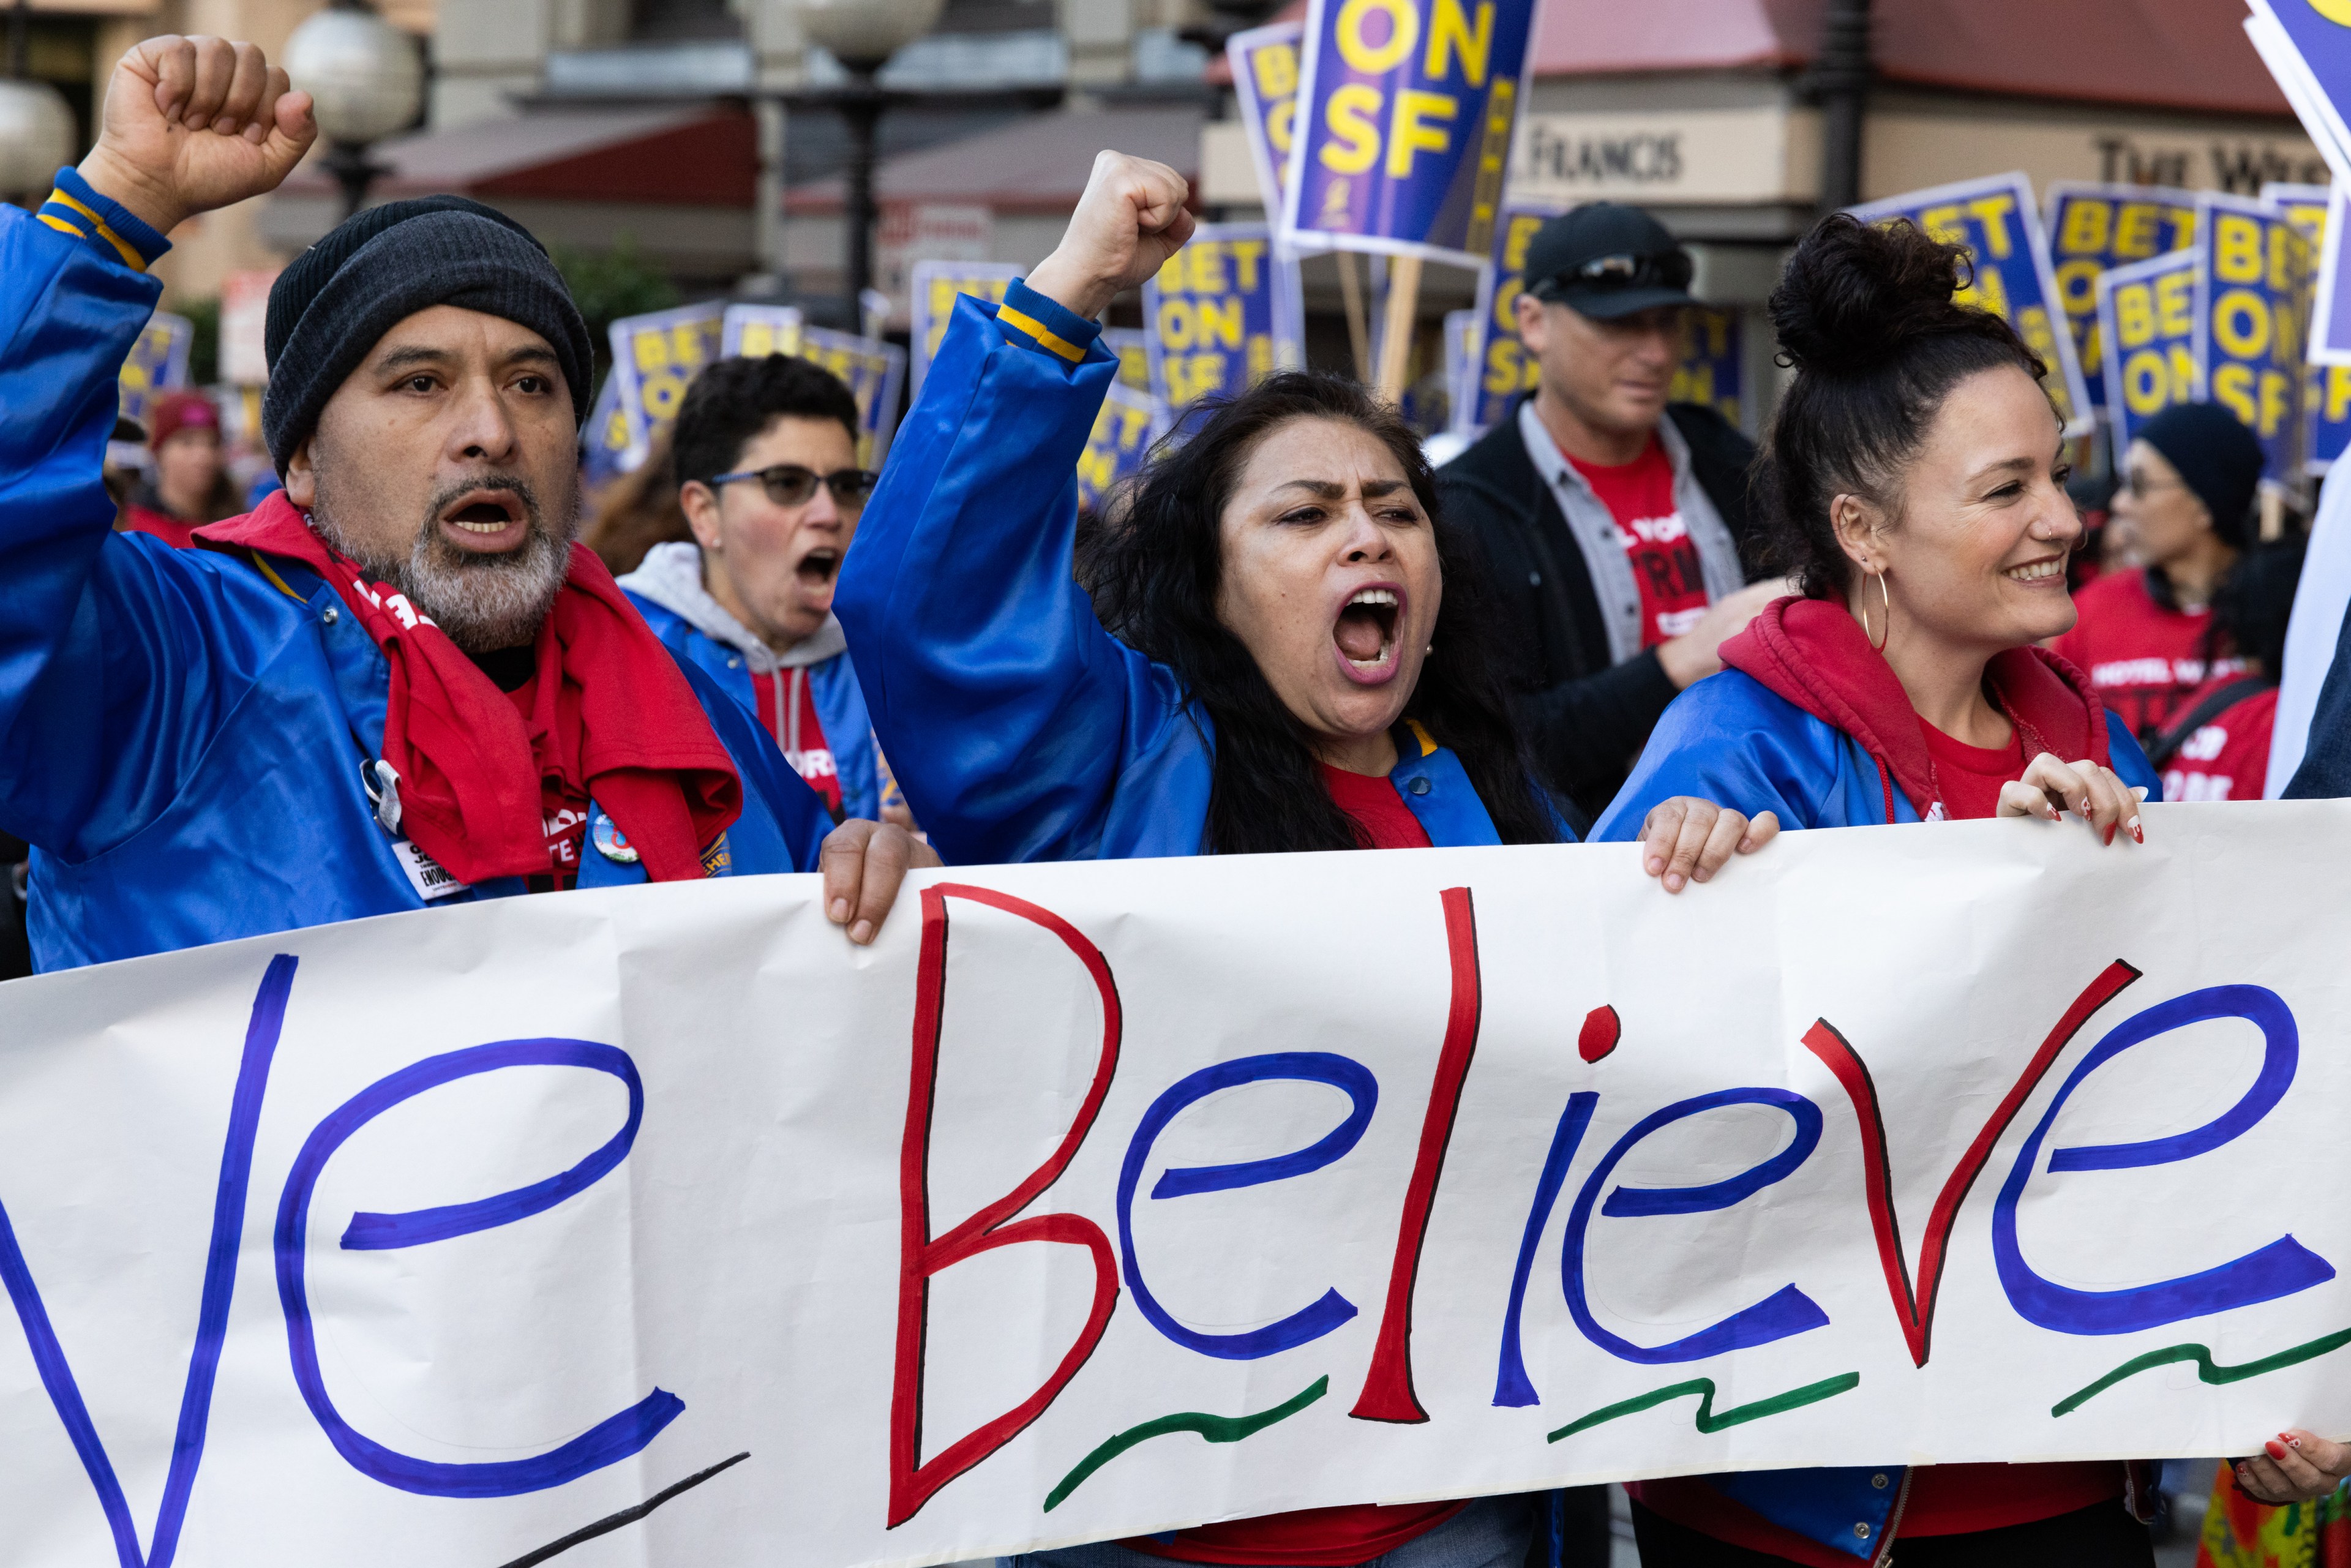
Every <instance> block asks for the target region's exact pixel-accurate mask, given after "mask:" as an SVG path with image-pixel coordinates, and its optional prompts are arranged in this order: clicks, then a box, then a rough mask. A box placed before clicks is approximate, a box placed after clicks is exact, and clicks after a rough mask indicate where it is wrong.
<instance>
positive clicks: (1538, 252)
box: [1437, 202, 1783, 815]
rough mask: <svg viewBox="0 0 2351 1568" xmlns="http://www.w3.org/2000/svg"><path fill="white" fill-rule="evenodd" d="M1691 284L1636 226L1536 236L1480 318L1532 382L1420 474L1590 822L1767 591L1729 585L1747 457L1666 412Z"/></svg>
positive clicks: (1696, 413)
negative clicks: (1499, 608) (1506, 622)
mask: <svg viewBox="0 0 2351 1568" xmlns="http://www.w3.org/2000/svg"><path fill="white" fill-rule="evenodd" d="M1695 271H1696V268H1695V267H1694V265H1693V263H1692V261H1691V258H1690V254H1689V252H1687V250H1684V249H1683V248H1682V247H1681V246H1680V244H1679V243H1678V242H1677V241H1676V240H1675V238H1674V236H1673V235H1672V234H1671V233H1670V232H1668V231H1667V228H1666V226H1665V225H1663V224H1660V223H1659V222H1657V220H1656V218H1654V217H1651V216H1650V215H1649V214H1647V213H1645V212H1643V211H1641V210H1640V209H1639V208H1638V207H1628V206H1622V205H1619V204H1616V203H1614V202H1593V203H1590V204H1586V205H1583V206H1581V207H1577V208H1575V209H1574V210H1573V211H1572V212H1569V213H1567V214H1565V215H1563V216H1561V217H1557V218H1553V219H1552V220H1551V221H1550V222H1549V223H1547V224H1545V225H1542V227H1541V228H1540V229H1538V230H1536V231H1535V233H1534V235H1533V236H1532V237H1531V239H1529V241H1528V242H1527V248H1526V261H1525V266H1524V268H1523V271H1522V273H1521V276H1522V277H1523V278H1524V283H1523V285H1522V287H1521V289H1520V293H1519V294H1518V296H1517V297H1516V298H1515V299H1513V300H1510V301H1507V302H1500V301H1498V303H1497V307H1496V308H1497V310H1498V312H1499V311H1500V310H1503V309H1514V310H1515V312H1516V316H1517V322H1518V329H1519V336H1520V340H1522V341H1523V342H1524V343H1525V345H1526V350H1527V355H1528V358H1529V359H1530V360H1531V361H1534V362H1535V363H1536V364H1537V365H1538V366H1539V367H1540V377H1539V380H1538V382H1537V384H1536V388H1535V392H1534V395H1532V396H1531V397H1529V398H1527V399H1525V400H1524V401H1523V402H1520V404H1519V407H1518V409H1517V411H1516V414H1515V417H1513V418H1511V419H1508V420H1505V421H1503V422H1502V423H1500V424H1499V425H1497V426H1496V427H1495V428H1494V429H1493V430H1491V431H1489V432H1488V433H1487V434H1486V435H1485V436H1484V437H1483V438H1482V439H1481V440H1479V442H1478V443H1477V444H1475V445H1473V446H1471V447H1470V448H1469V449H1468V451H1467V452H1464V453H1463V454H1462V455H1460V456H1459V457H1458V458H1456V459H1455V460H1454V461H1453V462H1451V463H1449V464H1447V465H1446V466H1445V467H1444V468H1442V469H1441V470H1439V471H1438V473H1437V484H1438V486H1439V488H1440V491H1441V493H1442V494H1443V496H1444V498H1445V504H1446V509H1447V515H1448V516H1450V517H1453V518H1455V519H1456V520H1457V521H1458V522H1459V523H1461V524H1463V525H1465V526H1467V527H1468V528H1469V529H1470V530H1471V531H1472V532H1474V533H1476V534H1477V535H1478V536H1479V538H1480V539H1481V541H1482V542H1483V543H1484V545H1485V548H1486V551H1487V556H1488V559H1489V562H1490V563H1491V565H1492V567H1493V569H1494V580H1495V583H1496V585H1497V588H1498V589H1499V592H1500V594H1501V596H1502V599H1503V601H1504V602H1505V604H1507V605H1508V606H1509V607H1510V612H1511V613H1512V614H1513V616H1514V617H1515V620H1516V622H1517V623H1516V625H1515V626H1514V627H1513V628H1512V629H1513V631H1515V632H1518V633H1519V634H1518V635H1516V636H1513V637H1510V639H1508V644H1509V645H1510V646H1513V647H1516V648H1518V649H1520V650H1522V653H1521V654H1520V663H1519V667H1518V668H1517V669H1516V670H1514V671H1513V672H1511V676H1512V681H1513V685H1515V687H1516V688H1517V689H1518V691H1519V692H1520V694H1521V698H1522V708H1523V711H1524V714H1525V717H1526V719H1527V723H1528V727H1529V730H1530V732H1531V734H1532V736H1533V737H1534V741H1535V747H1536V754H1537V756H1538V757H1539V758H1541V761H1542V763H1543V766H1544V768H1545V771H1546V772H1548V773H1549V775H1550V777H1551V782H1552V784H1553V785H1554V786H1555V787H1556V788H1558V789H1561V790H1562V791H1563V792H1564V793H1565V794H1567V795H1568V796H1569V797H1570V798H1571V799H1573V800H1574V801H1575V802H1576V803H1577V804H1578V805H1580V806H1581V807H1583V810H1586V811H1589V812H1592V813H1593V814H1595V815H1596V814H1597V813H1598V812H1599V811H1600V810H1601V809H1602V808H1604V806H1606V804H1607V803H1608V800H1609V798H1610V797H1611V796H1613V795H1614V793H1615V791H1616V789H1617V787H1618V786H1619V785H1621V784H1622V783H1623V782H1624V780H1625V773H1626V771H1627V770H1628V769H1629V768H1630V767H1631V765H1632V762H1633V759H1634V758H1635V757H1636V756H1637V755H1638V754H1639V752H1640V749H1641V747H1642V745H1643V744H1644V743H1645V742H1646V740H1647V739H1648V735H1649V730H1650V728H1651V727H1653V726H1654V725H1655V724H1656V720H1657V716H1659V715H1660V714H1662V713H1663V712H1664V711H1665V708H1666V705H1667V703H1669V702H1671V701H1672V700H1673V698H1674V695H1675V694H1676V693H1677V692H1678V691H1680V690H1681V689H1682V688H1683V687H1684V686H1687V685H1689V684H1690V683H1691V682H1692V681H1695V680H1698V678H1700V677H1701V676H1704V675H1709V674H1713V673H1714V672H1715V671H1716V670H1717V669H1719V668H1720V664H1719V661H1718V660H1717V658H1716V656H1715V651H1716V649H1717V648H1718V647H1719V645H1720V644H1721V643H1722V641H1723V639H1724V638H1726V637H1728V636H1730V635H1731V634H1732V633H1734V632H1738V631H1740V629H1741V628H1743V627H1744V626H1745V625H1746V624H1747V622H1748V621H1749V620H1750V618H1751V617H1752V616H1753V615H1754V613H1755V612H1756V611H1758V610H1760V609H1761V608H1762V607H1763V605H1765V604H1766V603H1769V602H1770V601H1771V600H1772V599H1773V598H1775V597H1777V596H1778V595H1779V594H1780V593H1781V592H1782V591H1783V588H1782V584H1780V583H1779V582H1778V581H1777V580H1774V581H1773V582H1771V583H1770V584H1768V585H1766V584H1759V585H1757V586H1756V587H1753V588H1749V587H1746V586H1745V584H1746V573H1745V570H1743V567H1742V555H1741V547H1742V545H1743V543H1744V541H1745V539H1746V536H1747V532H1748V516H1747V482H1746V470H1747V464H1748V460H1749V459H1750V457H1752V456H1753V455H1754V445H1753V444H1752V443H1750V441H1748V439H1747V438H1746V437H1745V436H1743V435H1741V434H1740V433H1739V432H1738V430H1736V429H1735V428H1733V427H1732V426H1731V424H1730V423H1729V422H1728V421H1726V420H1725V419H1724V418H1723V417H1722V416H1721V415H1720V414H1719V413H1716V412H1715V411H1714V410H1712V409H1710V408H1707V407H1704V406H1702V405H1700V404H1698V403H1687V402H1684V403H1669V402H1667V392H1668V390H1669V389H1670V387H1671V386H1672V383H1673V378H1674V371H1675V369H1676V367H1677V365H1678V363H1679V362H1680V360H1681V357H1682V348H1681V334H1682V312H1683V310H1684V309H1685V308H1687V307H1689V306H1692V305H1695V304H1697V303H1698V301H1697V300H1696V299H1695V298H1692V297H1691V295H1690V292H1689V287H1690V280H1691V277H1692V276H1693V275H1694V273H1695Z"/></svg>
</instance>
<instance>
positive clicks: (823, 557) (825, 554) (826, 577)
mask: <svg viewBox="0 0 2351 1568" xmlns="http://www.w3.org/2000/svg"><path fill="white" fill-rule="evenodd" d="M792 570H794V571H796V572H798V573H799V580H801V581H802V582H805V583H807V584H808V585H809V586H810V588H822V587H823V586H825V585H826V584H827V583H830V582H831V580H832V579H833V575H834V574H835V573H836V572H838V571H840V570H841V552H840V551H839V550H837V549H833V548H832V547H831V545H819V546H818V547H817V548H816V549H812V550H810V551H809V552H808V554H806V555H804V556H802V557H800V559H799V565H798V566H796V567H794V568H792Z"/></svg>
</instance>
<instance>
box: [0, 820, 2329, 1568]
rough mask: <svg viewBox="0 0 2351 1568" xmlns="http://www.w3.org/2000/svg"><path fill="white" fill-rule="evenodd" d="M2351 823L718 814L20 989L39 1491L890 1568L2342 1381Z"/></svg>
mask: <svg viewBox="0 0 2351 1568" xmlns="http://www.w3.org/2000/svg"><path fill="white" fill-rule="evenodd" d="M2346 841H2351V807H2346V806H2343V805H2340V804H2335V803H2279V804H2268V805H2245V804H2236V805H2216V806H2189V807H2165V808H2156V809H2153V810H2150V811H2149V812H2148V825H2147V845H2146V847H2145V848H2139V847H2137V846H2135V845H2132V844H2129V843H2120V844H2117V845H2116V846H2114V847H2112V848H2100V847H2098V846H2097V845H2096V844H2095V843H2094V842H2093V841H2091V839H2090V836H2089V834H2088V833H2086V832H2085V831H2082V830H2081V829H2080V828H2079V827H2078V826H2069V827H2066V828H2063V829H2058V828H2050V827H2046V826H2043V825H2041V824H2036V823H2030V822H2023V821H2006V822H1965V823H1938V824H1931V825H1919V826H1908V827H1896V828H1867V829H1853V830H1847V831H1822V832H1811V833H1795V834H1791V835H1789V836H1788V837H1786V838H1785V839H1783V840H1782V841H1780V842H1779V843H1778V844H1776V845H1774V846H1773V847H1772V848H1771V849H1770V850H1769V851H1768V852H1764V853H1763V854H1761V856H1759V857H1757V858H1755V859H1753V860H1751V861H1746V862H1740V863H1738V864H1736V865H1734V866H1733V867H1732V868H1730V870H1729V872H1727V873H1725V874H1724V875H1723V877H1722V878H1721V879H1720V880H1719V882H1717V883H1715V884H1713V885H1711V886H1707V887H1701V888H1698V889H1695V890H1693V891H1692V892H1690V893H1688V894H1685V895H1683V896H1681V897H1678V898H1669V897H1667V896H1666V895H1664V894H1661V893H1659V892H1658V891H1657V890H1656V886H1655V885H1654V884H1653V883H1649V882H1647V881H1646V879H1645V878H1643V877H1642V876H1641V875H1640V873H1639V871H1638V869H1637V866H1636V863H1635V856H1636V851H1635V849H1634V848H1633V847H1631V846H1626V845H1609V846H1597V847H1582V848H1576V847H1570V848H1558V849H1520V850H1466V851H1427V852H1418V853H1411V854H1351V855H1321V856H1280V857H1276V856H1259V857H1249V858H1245V859H1235V860H1226V861H1217V860H1207V859H1200V860H1171V861H1137V862H1123V863H1114V864H1073V865H1060V866H1031V867H1019V868H1000V867H989V868H982V869H968V870H961V871H952V872H947V873H931V874H929V875H928V876H927V877H926V878H925V879H923V881H924V883H925V885H924V888H923V891H922V893H921V895H920V896H919V897H917V896H915V895H914V893H913V892H912V891H911V890H910V892H909V894H908V895H907V897H906V898H905V900H904V902H903V903H902V904H901V906H900V908H899V910H898V912H897V913H896V915H893V918H892V919H891V921H890V923H889V925H887V927H886V928H885V930H884V931H883V936H882V940H881V941H880V942H879V943H878V944H877V945H876V946H874V947H873V948H872V949H871V950H859V949H854V948H852V947H851V946H849V945H848V944H847V943H846V942H845V941H844V940H843V939H842V937H841V936H840V935H839V933H838V932H837V931H836V930H835V929H834V928H832V927H831V926H830V925H827V924H826V923H825V921H824V920H823V919H822V918H821V916H820V912H819V910H818V908H817V906H816V884H815V882H814V880H813V879H812V878H806V877H777V878H746V879H739V880H737V881H734V882H721V883H710V884H705V885H697V886H678V885H667V886H650V887H643V888H634V889H625V890H615V891H611V892H605V893H593V894H567V895H564V896H561V897H551V898H529V899H518V900H513V901H508V902H502V903H493V904H475V905H467V906H463V907H457V908H450V909H441V910H434V911H428V912H423V913H419V914H414V915H394V916H390V917H387V918H384V919H379V920H370V921H364V922H360V923H357V924H353V925H341V926H333V927H327V928H322V929H318V930H311V931H303V932H297V933H292V934H289V935H287V936H281V937H275V938H268V939H264V940H256V941H250V942H240V943H235V944H229V945H225V946H219V947H214V948H208V949H203V950H199V951H193V952H188V953H182V954H174V955H169V956H162V957H158V958H152V959H144V960H140V961H138V962H134V963H129V964H122V965H116V966H112V967H106V968H102V969H93V970H87V971H82V972H78V973H70V974H65V975H59V976H54V977H46V978H41V979H36V980H31V981H24V982H19V983H16V984H13V985H10V986H7V987H5V988H0V1208H5V1229H0V1284H5V1289H6V1291H7V1294H8V1296H9V1298H10V1301H11V1302H12V1304H13V1306H14V1309H15V1311H14V1313H13V1314H10V1315H9V1316H6V1317H0V1323H5V1324H6V1325H7V1328H6V1332H0V1411H5V1419H0V1521H5V1526H0V1531H5V1540H6V1550H5V1553H0V1555H5V1557H6V1558H7V1560H8V1561H9V1562H11V1563H37V1564H41V1565H43V1568H85V1565H86V1568H120V1565H122V1564H135V1563H141V1562H142V1561H144V1562H146V1563H151V1564H152V1565H154V1568H163V1565H164V1564H167V1563H172V1562H177V1563H182V1564H185V1565H188V1568H213V1565H223V1568H225V1565H228V1564H235V1565H237V1568H252V1565H255V1564H279V1563H284V1564H292V1563H303V1564H309V1563H335V1564H338V1565H339V1568H368V1565H371V1564H382V1565H386V1568H390V1565H393V1564H398V1565H400V1568H413V1564H416V1563H450V1564H461V1565H462V1564H478V1565H479V1568H495V1565H497V1564H520V1563H538V1562H541V1561H545V1560H546V1559H547V1558H548V1556H549V1555H551V1554H552V1553H550V1552H549V1551H548V1550H547V1549H549V1548H550V1547H553V1546H557V1545H559V1543H561V1542H566V1541H567V1540H575V1539H576V1540H578V1541H579V1544H577V1545H574V1546H571V1547H569V1548H567V1549H566V1550H567V1552H571V1553H574V1554H572V1555H567V1556H566V1557H565V1562H566V1563H567V1568H568V1564H569V1563H583V1564H586V1563H611V1564H618V1563H632V1564H638V1563H642V1564H654V1565H661V1568H669V1565H680V1568H683V1565H687V1564H694V1565H701V1564H708V1563H783V1564H801V1563H805V1564H810V1565H813V1568H848V1565H851V1564H864V1563H937V1562H944V1561H946V1560H950V1559H958V1558H968V1557H974V1556H978V1555H982V1554H984V1553H989V1552H1000V1551H1012V1550H1019V1549H1022V1548H1025V1547H1029V1546H1032V1545H1039V1544H1056V1543H1066V1542H1081V1541H1088V1540H1094V1539H1100V1538H1105V1537H1119V1536H1126V1535H1132V1534H1137V1533H1142V1532H1149V1531H1165V1530H1169V1529H1172V1528H1175V1527H1179V1526H1184V1525H1189V1524H1193V1523H1196V1522H1201V1521H1209V1520H1214V1519H1219V1518H1232V1517H1245V1516H1249V1515H1254V1514H1259V1513H1263V1512H1268V1511H1276V1510H1282V1509H1291V1508H1299V1507H1307V1506H1316V1505H1323V1504H1334V1503H1344V1502H1355V1501H1404V1500H1416V1499H1426V1498H1436V1497H1445V1496H1460V1495H1471V1494H1479V1493H1487V1492H1508V1491H1520V1490H1534V1489H1538V1488H1543V1487H1549V1486H1552V1485H1557V1484H1561V1483H1567V1482H1578V1481H1592V1480H1599V1479H1614V1478H1627V1477H1635V1476H1654V1475H1661V1474H1668V1473H1684V1472H1698V1471H1710V1470H1719V1469H1763V1468H1771V1467H1777V1466H1790V1465H1812V1464H1834V1465H1857V1464H1887V1463H1896V1462H1906V1461H1907V1462H1917V1463H1926V1462H1933V1461H1957V1460H1997V1459H2040V1458H2093V1457H2126V1456H2136V1457H2160V1456H2174V1455H2208V1454H2223V1453H2243V1452H2246V1451H2249V1450H2254V1449H2257V1448H2258V1447H2259V1445H2260V1443H2261V1441H2262V1438H2263V1437H2267V1436H2270V1435H2272V1434H2274V1433H2275V1432H2277V1431H2278V1430H2280V1429H2281V1428H2283V1427H2289V1426H2305V1427H2312V1428H2314V1429H2316V1430H2318V1431H2320V1432H2322V1433H2326V1434H2328V1435H2334V1436H2342V1435H2351V1355H2346V1354H2342V1352H2341V1350H2339V1349H2338V1348H2337V1347H2339V1346H2344V1345H2346V1343H2351V1300H2346V1290H2345V1288H2344V1285H2343V1283H2342V1281H2339V1280H2338V1279H2337V1277H2336V1275H2337V1270H2338V1268H2339V1267H2340V1266H2341V1264H2342V1263H2343V1261H2344V1260H2346V1259H2351V1205H2346V1202H2345V1200H2344V1197H2343V1195H2344V1193H2345V1191H2346V1185H2351V1184H2346V1177H2351V1164H2347V1163H2346V1159H2347V1158H2351V1156H2346V1143H2345V1140H2344V1137H2343V1126H2344V1123H2345V1110H2346V1105H2347V1104H2351V1038H2346V1034H2351V1031H2347V1030H2346V1000H2351V969H2346V964H2345V962H2344V953H2345V949H2346V938H2351V907H2346V900H2345V898H2344V894H2343V890H2344V888H2345V886H2346V872H2351V867H2346V854H2345V852H2344V849H2343V846H2344V845H2345V843H2346ZM12 1320H13V1321H12ZM730 1461H731V1463H730ZM684 1482H692V1483H693V1484H692V1485H690V1486H687V1487H685V1488H684V1490H678V1489H679V1486H680V1483H684ZM648 1503H658V1508H657V1509H656V1510H654V1511H647V1506H646V1505H647V1504H648ZM599 1528H601V1531H602V1533H598V1534H593V1535H592V1536H588V1537H584V1538H583V1536H582V1532H583V1531H595V1530H597V1529H599Z"/></svg>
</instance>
